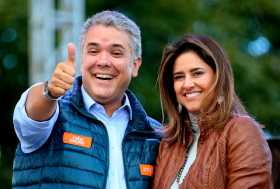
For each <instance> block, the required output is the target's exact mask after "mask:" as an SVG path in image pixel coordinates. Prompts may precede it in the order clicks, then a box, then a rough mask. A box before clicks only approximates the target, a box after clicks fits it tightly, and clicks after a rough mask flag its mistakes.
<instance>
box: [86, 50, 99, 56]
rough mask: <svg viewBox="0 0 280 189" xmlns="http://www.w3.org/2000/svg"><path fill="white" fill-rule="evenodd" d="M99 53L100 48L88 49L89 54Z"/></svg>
mask: <svg viewBox="0 0 280 189" xmlns="http://www.w3.org/2000/svg"><path fill="white" fill-rule="evenodd" d="M97 53H98V50H88V54H91V55H95V54H97Z"/></svg>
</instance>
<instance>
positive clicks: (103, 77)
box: [96, 74, 113, 79]
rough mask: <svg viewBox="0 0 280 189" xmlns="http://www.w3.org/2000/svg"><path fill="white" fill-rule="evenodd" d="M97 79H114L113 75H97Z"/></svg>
mask: <svg viewBox="0 0 280 189" xmlns="http://www.w3.org/2000/svg"><path fill="white" fill-rule="evenodd" d="M96 77H97V78H98V79H112V78H113V76H112V75H108V74H96Z"/></svg>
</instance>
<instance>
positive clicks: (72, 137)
mask: <svg viewBox="0 0 280 189" xmlns="http://www.w3.org/2000/svg"><path fill="white" fill-rule="evenodd" d="M91 142H92V139H91V137H87V136H82V135H78V134H74V133H69V132H64V133H63V143H66V144H72V145H75V146H81V147H84V148H90V147H91Z"/></svg>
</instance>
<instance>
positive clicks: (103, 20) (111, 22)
mask: <svg viewBox="0 0 280 189" xmlns="http://www.w3.org/2000/svg"><path fill="white" fill-rule="evenodd" d="M96 25H104V26H110V27H114V28H116V29H118V30H120V31H124V32H126V33H127V34H128V35H129V38H130V45H131V48H132V50H133V54H134V57H135V58H138V57H139V58H141V54H142V48H141V31H140V29H139V27H138V26H137V24H136V23H135V22H134V21H132V20H131V19H130V18H128V17H127V16H125V15H124V14H122V13H120V12H117V11H109V10H106V11H102V12H99V13H97V14H94V15H93V16H91V17H90V18H88V19H87V20H86V22H85V23H84V25H83V28H82V32H81V41H80V44H81V48H82V47H83V45H84V42H85V35H86V33H87V32H88V30H89V28H90V27H92V26H96Z"/></svg>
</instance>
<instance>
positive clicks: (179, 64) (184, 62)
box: [174, 51, 211, 70]
mask: <svg viewBox="0 0 280 189" xmlns="http://www.w3.org/2000/svg"><path fill="white" fill-rule="evenodd" d="M192 68H206V69H211V67H210V66H209V65H208V64H207V63H206V62H205V61H204V60H203V59H202V58H201V57H200V56H199V55H198V54H197V53H196V52H194V51H187V52H184V53H182V54H181V55H179V56H178V57H177V58H176V60H175V63H174V70H176V69H192Z"/></svg>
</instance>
